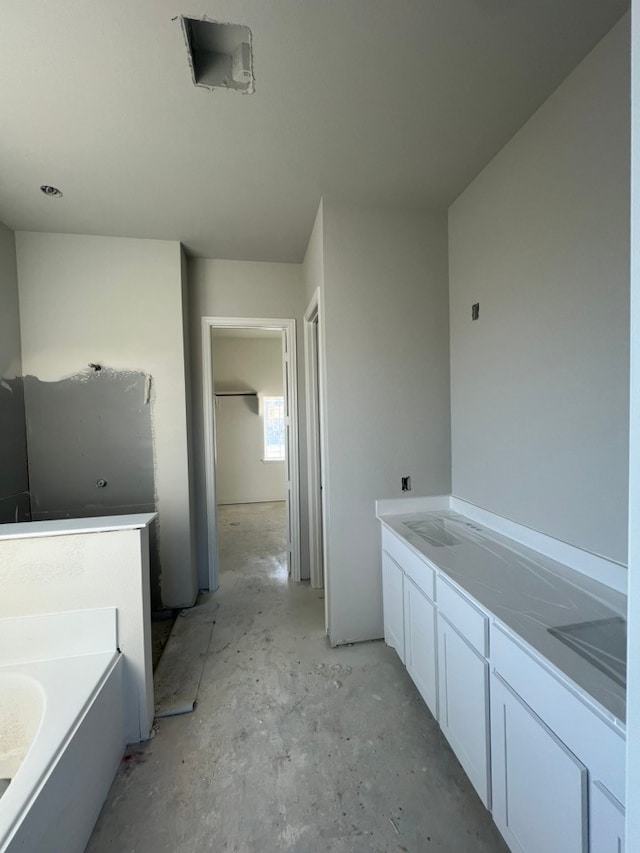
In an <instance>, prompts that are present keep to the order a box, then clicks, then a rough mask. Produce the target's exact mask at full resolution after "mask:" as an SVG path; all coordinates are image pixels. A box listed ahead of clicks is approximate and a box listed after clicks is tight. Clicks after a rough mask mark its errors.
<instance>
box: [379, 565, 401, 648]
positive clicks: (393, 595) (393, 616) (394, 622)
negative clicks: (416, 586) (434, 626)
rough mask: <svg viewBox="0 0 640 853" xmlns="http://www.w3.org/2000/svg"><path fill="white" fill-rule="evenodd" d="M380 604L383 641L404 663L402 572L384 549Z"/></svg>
mask: <svg viewBox="0 0 640 853" xmlns="http://www.w3.org/2000/svg"><path fill="white" fill-rule="evenodd" d="M382 606H383V611H384V639H385V642H386V644H387V645H388V646H391V648H392V649H395V650H396V651H397V653H398V655H399V657H400V660H401V661H402V663H404V572H403V571H402V569H401V568H400V566H399V565H398V564H397V563H396V562H395V561H394V560H392V559H391V557H390V556H389V555H388V554H387V553H386V552H385V551H383V552H382Z"/></svg>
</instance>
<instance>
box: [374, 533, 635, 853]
mask: <svg viewBox="0 0 640 853" xmlns="http://www.w3.org/2000/svg"><path fill="white" fill-rule="evenodd" d="M430 532H432V531H430ZM412 535H413V529H410V531H409V533H408V535H407V537H406V538H405V537H403V536H402V535H401V534H400V533H398V534H396V533H395V532H393V531H392V530H391V529H390V528H388V527H386V526H385V525H383V529H382V545H383V555H382V566H383V594H384V629H385V639H386V641H387V643H388V644H389V645H391V646H393V647H394V648H395V649H396V650H397V651H398V654H399V655H400V657H401V659H402V660H403V662H404V663H405V665H406V667H407V670H408V672H409V673H410V675H411V677H412V679H413V681H414V683H415V684H416V686H417V687H418V690H419V691H420V693H421V695H422V697H423V698H424V700H425V702H426V704H427V705H428V707H429V708H430V710H431V711H432V713H433V714H434V716H435V717H436V719H437V720H438V722H439V724H440V728H441V729H442V732H443V734H444V735H445V737H446V738H447V740H448V741H449V744H450V745H451V748H452V749H453V751H454V753H455V754H456V756H457V757H458V760H459V761H460V764H461V765H462V767H463V768H464V770H465V772H466V774H467V776H468V777H469V779H470V781H471V783H472V784H473V786H474V787H475V789H476V791H477V792H478V794H479V796H480V798H481V800H482V802H483V803H484V805H485V806H486V807H487V808H488V809H490V810H491V812H492V815H493V819H494V821H495V823H496V825H497V826H498V828H499V829H500V832H501V833H502V835H503V837H504V839H505V841H506V842H507V845H508V846H509V848H510V850H511V851H513V853H624V799H625V790H624V784H625V734H624V727H623V726H621V725H620V724H619V723H618V721H617V718H616V717H614V716H613V712H610V711H606V710H605V709H604V708H603V707H602V706H601V705H599V704H598V702H597V701H595V700H591V698H590V694H589V693H588V692H585V690H584V688H582V689H579V688H577V687H576V684H575V682H572V681H571V680H569V679H568V678H567V677H565V676H564V675H563V674H562V671H561V670H559V669H558V667H557V664H556V665H554V664H553V663H551V662H550V660H549V659H548V658H547V657H545V656H544V654H543V653H542V652H541V651H538V650H537V649H538V646H533V645H532V644H531V642H530V641H529V642H527V641H526V640H525V639H523V636H522V635H521V634H520V633H519V632H518V631H517V630H515V629H514V628H513V627H510V626H508V625H506V624H505V623H504V622H503V621H502V620H501V619H500V618H498V613H497V611H495V612H494V610H492V609H491V607H490V604H489V603H488V602H487V601H486V600H485V601H483V602H482V603H480V602H478V601H477V600H476V598H475V597H473V596H472V595H471V594H470V593H469V591H468V590H467V589H466V588H465V586H464V583H463V579H464V576H465V575H464V570H465V565H466V563H465V565H463V564H462V563H461V562H460V557H459V552H458V554H457V555H456V559H457V560H458V562H457V563H456V564H455V570H456V572H457V574H456V575H455V576H454V577H455V579H454V577H452V573H451V571H450V569H451V566H448V567H447V566H442V565H441V564H440V562H439V554H438V552H437V548H438V547H439V546H440V545H441V544H442V542H441V541H435V542H434V543H432V544H431V546H430V547H429V548H427V553H426V554H425V555H424V556H423V555H422V554H421V553H420V552H421V550H422V548H421V547H420V545H419V544H416V547H411V546H410V545H409V544H408V543H409V542H411V543H412V544H414V541H415V540H413V541H412V539H411V536H412ZM438 535H440V536H441V539H442V540H446V535H447V531H446V530H444V531H441V530H438V529H436V530H435V533H434V539H435V537H437V536H438ZM425 547H426V546H425ZM467 558H468V560H469V576H470V577H471V578H473V581H474V583H475V584H476V588H478V580H479V578H480V577H482V576H481V575H480V574H479V572H480V569H479V568H478V563H476V562H475V561H474V554H473V552H472V550H469V551H467V552H466V554H465V560H466V559H467ZM517 568H518V567H517V565H516V570H517ZM461 578H462V580H461ZM524 582H525V583H526V577H525V579H524ZM496 588H497V589H498V590H499V591H500V590H501V587H496ZM516 592H517V591H516ZM511 594H512V595H513V594H514V593H513V589H511ZM515 600H516V601H517V600H518V599H517V596H516V599H515ZM524 601H525V605H526V602H527V599H526V596H525V597H524ZM502 606H503V609H504V605H502ZM515 612H519V611H515ZM522 612H523V613H524V612H525V611H524V610H523V611H522ZM526 612H527V614H528V611H526ZM541 624H543V625H544V623H541ZM544 630H546V629H544ZM543 639H544V640H546V639H547V635H546V634H544V635H543ZM538 642H540V643H541V647H542V648H551V647H550V646H545V645H544V642H542V641H541V640H540V638H539V637H538Z"/></svg>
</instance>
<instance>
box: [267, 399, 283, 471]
mask: <svg viewBox="0 0 640 853" xmlns="http://www.w3.org/2000/svg"><path fill="white" fill-rule="evenodd" d="M263 415H264V461H265V462H276V461H278V462H281V461H282V460H283V459H284V444H285V442H284V397H265V398H264V399H263Z"/></svg>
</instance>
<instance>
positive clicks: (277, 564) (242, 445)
mask: <svg viewBox="0 0 640 853" xmlns="http://www.w3.org/2000/svg"><path fill="white" fill-rule="evenodd" d="M211 335H212V365H213V387H214V409H215V411H214V424H215V427H214V432H215V460H216V463H215V469H216V471H215V477H216V500H217V505H216V529H217V532H218V560H219V571H220V573H223V572H225V571H226V570H229V569H233V567H234V566H236V565H237V564H239V563H241V562H242V557H243V554H245V553H246V550H247V548H249V547H256V548H257V550H258V552H259V553H260V555H262V557H263V560H262V562H264V563H265V565H264V569H265V571H268V572H269V573H270V574H274V576H278V577H279V578H282V577H284V579H286V578H287V577H288V575H289V565H288V564H289V562H290V561H289V560H288V549H287V543H288V531H287V476H286V424H285V405H284V402H285V401H284V382H285V380H284V371H283V341H282V331H281V330H278V329H246V328H245V329H228V328H222V329H221V328H213V329H212V330H211ZM252 543H253V544H252Z"/></svg>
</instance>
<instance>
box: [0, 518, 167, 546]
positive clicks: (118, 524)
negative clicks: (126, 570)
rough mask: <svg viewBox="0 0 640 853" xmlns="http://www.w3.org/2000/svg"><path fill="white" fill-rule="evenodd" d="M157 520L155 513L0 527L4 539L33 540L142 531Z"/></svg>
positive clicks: (25, 522)
mask: <svg viewBox="0 0 640 853" xmlns="http://www.w3.org/2000/svg"><path fill="white" fill-rule="evenodd" d="M155 518H157V514H156V513H155V512H144V513H134V514H132V515H104V516H90V517H87V518H62V519H56V520H52V521H19V522H15V523H13V524H3V525H1V526H0V541H1V540H3V539H33V538H35V537H38V536H70V535H72V534H77V533H108V532H110V531H112V530H140V529H141V528H143V527H147V526H148V525H149V524H151V522H152V521H153V520H154V519H155Z"/></svg>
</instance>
